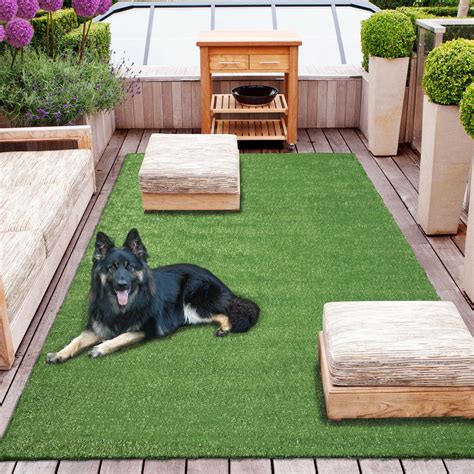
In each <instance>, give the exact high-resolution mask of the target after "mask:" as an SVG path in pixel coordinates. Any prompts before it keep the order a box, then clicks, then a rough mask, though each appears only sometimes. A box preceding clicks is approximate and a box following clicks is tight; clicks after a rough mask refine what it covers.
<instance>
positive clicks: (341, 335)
mask: <svg viewBox="0 0 474 474" xmlns="http://www.w3.org/2000/svg"><path fill="white" fill-rule="evenodd" d="M323 332H324V340H325V343H326V355H327V360H328V366H329V371H330V373H331V378H332V382H333V384H334V385H343V386H348V385H353V386H362V385H369V386H375V385H383V386H386V385H403V386H406V385H415V386H419V385H433V386H440V385H446V386H451V385H474V339H473V338H472V336H471V334H470V332H469V330H468V329H467V327H466V325H465V324H464V322H463V320H462V318H461V316H460V314H459V312H458V310H457V308H456V306H455V305H454V304H453V303H451V302H449V301H399V302H390V301H375V302H350V303H328V304H326V305H325V307H324V316H323Z"/></svg>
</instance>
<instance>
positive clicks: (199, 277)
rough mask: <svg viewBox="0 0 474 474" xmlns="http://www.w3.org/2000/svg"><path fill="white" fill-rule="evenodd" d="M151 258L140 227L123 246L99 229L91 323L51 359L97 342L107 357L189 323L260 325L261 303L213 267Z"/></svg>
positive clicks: (235, 327)
mask: <svg viewBox="0 0 474 474" xmlns="http://www.w3.org/2000/svg"><path fill="white" fill-rule="evenodd" d="M147 259H148V253H147V250H146V248H145V246H144V245H143V242H142V240H141V238H140V236H139V234H138V231H137V230H136V229H131V230H130V231H129V232H128V235H127V238H126V239H125V243H124V244H123V247H121V248H117V247H115V245H114V243H113V242H112V240H111V239H110V238H109V237H107V235H105V234H104V233H103V232H98V233H97V236H96V242H95V251H94V255H93V257H92V262H93V263H92V282H91V290H90V299H89V319H88V322H87V326H86V328H85V330H84V331H83V332H82V333H81V334H80V335H79V336H78V337H76V338H75V339H73V340H72V342H70V343H69V344H68V345H67V346H66V347H64V349H62V350H60V351H59V352H53V353H49V354H48V355H47V356H46V361H47V362H49V363H51V364H56V363H60V362H65V361H66V360H68V359H70V358H72V357H74V356H76V355H77V354H79V353H80V352H81V351H82V350H84V349H86V348H89V347H92V346H94V347H92V349H91V350H90V351H89V356H90V357H100V356H105V355H107V354H110V353H112V352H115V351H117V350H119V349H122V348H124V347H127V346H130V345H132V344H136V343H138V342H140V341H143V340H146V339H153V338H156V337H163V336H167V335H169V334H171V333H173V332H174V331H176V330H177V329H178V328H179V327H181V326H185V325H191V324H201V323H217V324H218V325H219V327H218V329H217V331H216V332H215V335H216V336H226V335H227V334H229V332H245V331H248V330H249V329H250V328H251V327H252V326H254V325H255V324H256V322H257V319H258V315H259V312H260V310H259V307H258V306H257V305H256V304H255V303H253V302H252V301H249V300H246V299H244V298H239V297H238V296H236V295H235V294H234V293H233V292H232V291H231V290H230V289H229V288H228V287H227V286H226V285H224V283H222V281H220V280H219V279H218V278H217V277H216V276H214V275H213V274H212V273H211V272H210V271H208V270H205V269H204V268H201V267H198V266H196V265H190V264H177V265H167V266H164V267H160V268H155V269H150V268H149V267H148V265H147Z"/></svg>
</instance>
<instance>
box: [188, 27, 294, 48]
mask: <svg viewBox="0 0 474 474" xmlns="http://www.w3.org/2000/svg"><path fill="white" fill-rule="evenodd" d="M196 44H197V45H198V46H300V45H301V44H302V41H301V39H300V37H299V36H298V34H297V33H295V32H294V31H284V30H254V31H223V30H212V31H203V32H201V33H199V36H198V39H197V42H196Z"/></svg>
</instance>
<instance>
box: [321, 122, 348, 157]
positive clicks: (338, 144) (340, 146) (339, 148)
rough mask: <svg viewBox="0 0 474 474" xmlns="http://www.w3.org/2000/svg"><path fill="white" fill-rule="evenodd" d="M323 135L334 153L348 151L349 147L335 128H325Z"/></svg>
mask: <svg viewBox="0 0 474 474" xmlns="http://www.w3.org/2000/svg"><path fill="white" fill-rule="evenodd" d="M324 135H326V138H327V140H328V142H329V145H330V146H331V148H332V151H333V152H334V153H349V151H350V150H349V147H348V146H347V144H346V142H345V141H344V138H343V137H342V135H341V134H340V133H339V130H338V129H337V128H327V129H326V130H324Z"/></svg>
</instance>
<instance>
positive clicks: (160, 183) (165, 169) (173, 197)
mask: <svg viewBox="0 0 474 474" xmlns="http://www.w3.org/2000/svg"><path fill="white" fill-rule="evenodd" d="M139 184H140V190H141V193H142V202H143V208H144V209H145V211H198V210H199V211H205V210H224V211H238V210H239V209H240V161H239V150H238V148H237V137H236V136H235V135H198V134H196V135H186V134H183V135H181V134H177V135H171V134H170V135H167V134H154V135H152V136H151V138H150V141H149V143H148V146H147V148H146V151H145V158H144V160H143V164H142V166H141V168H140V173H139Z"/></svg>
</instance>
